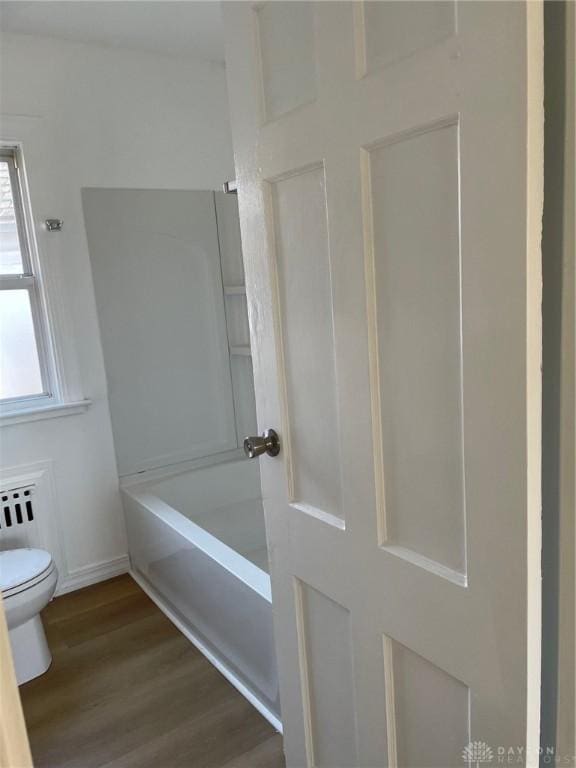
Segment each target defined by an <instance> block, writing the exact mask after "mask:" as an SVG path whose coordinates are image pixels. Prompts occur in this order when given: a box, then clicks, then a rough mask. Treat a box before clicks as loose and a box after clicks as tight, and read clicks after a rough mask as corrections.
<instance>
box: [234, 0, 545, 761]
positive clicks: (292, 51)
mask: <svg viewBox="0 0 576 768" xmlns="http://www.w3.org/2000/svg"><path fill="white" fill-rule="evenodd" d="M224 15H225V26H226V37H227V71H228V81H229V92H230V99H231V111H232V126H233V136H234V148H235V157H236V164H237V181H238V186H239V206H240V218H241V226H242V239H243V249H244V256H245V261H246V277H247V290H248V300H249V312H250V327H251V334H252V349H253V359H254V368H255V380H256V396H257V407H258V420H259V427H260V429H261V431H263V430H265V429H267V428H270V427H272V428H275V429H276V430H277V431H278V433H279V434H280V438H281V443H282V450H281V453H280V455H279V456H278V457H276V458H270V457H268V456H263V457H262V458H261V459H260V462H261V472H262V484H263V495H264V499H265V509H266V520H267V530H268V538H269V546H270V553H271V563H272V582H273V597H274V611H275V630H276V643H277V649H278V663H279V667H280V681H281V702H282V717H283V722H284V729H285V750H286V756H287V762H288V765H289V766H290V768H299V767H300V766H318V767H319V768H320V767H325V768H351V767H352V766H365V767H372V768H373V767H375V766H401V767H402V768H416V767H417V766H421V767H422V768H456V766H465V765H467V764H469V765H474V766H477V765H480V764H481V765H490V764H491V763H492V764H493V765H497V764H498V759H499V756H500V755H501V750H502V749H505V750H507V751H509V750H512V751H513V752H512V754H513V755H514V756H515V763H514V764H515V765H524V764H526V765H532V766H535V765H537V763H538V755H537V748H538V727H539V687H540V681H539V666H540V658H539V657H540V648H539V637H540V609H539V542H540V491H539V486H540V459H539V456H540V433H539V423H540V357H541V354H540V347H541V343H540V219H541V210H542V174H543V166H542V163H543V160H542V130H543V114H542V90H543V86H542V54H543V43H542V6H541V3H539V2H522V1H518V2H506V1H504V2H498V3H491V2H460V3H454V2H450V1H447V2H410V1H408V2H366V3H361V2H358V3H354V4H349V3H346V2H319V3H306V2H268V3H264V4H256V5H254V4H252V3H245V2H232V3H228V4H225V10H224ZM471 742H474V743H471ZM499 750H500V752H499ZM508 754H509V752H508Z"/></svg>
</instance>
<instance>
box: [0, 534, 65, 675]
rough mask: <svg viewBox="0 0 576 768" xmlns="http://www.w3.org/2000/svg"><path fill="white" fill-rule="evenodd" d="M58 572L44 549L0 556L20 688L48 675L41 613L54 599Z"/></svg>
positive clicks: (48, 656) (0, 576)
mask: <svg viewBox="0 0 576 768" xmlns="http://www.w3.org/2000/svg"><path fill="white" fill-rule="evenodd" d="M57 581H58V571H57V569H56V565H55V564H54V561H53V560H52V556H51V555H50V553H49V552H46V551H45V550H43V549H24V548H22V549H9V550H5V551H4V552H0V589H1V590H2V598H3V601H4V610H5V612H6V621H7V623H8V631H9V635H10V645H11V646H12V656H13V658H14V668H15V670H16V680H17V681H18V685H22V683H27V682H28V681H29V680H32V679H33V678H35V677H38V675H41V674H43V673H44V672H46V670H47V669H48V667H49V666H50V663H51V661H52V654H51V653H50V649H49V648H48V643H47V642H46V635H45V633H44V627H43V626H42V619H41V618H40V611H41V610H42V609H43V608H45V607H46V605H47V604H48V603H49V602H50V600H51V599H52V596H53V595H54V590H55V589H56V582H57Z"/></svg>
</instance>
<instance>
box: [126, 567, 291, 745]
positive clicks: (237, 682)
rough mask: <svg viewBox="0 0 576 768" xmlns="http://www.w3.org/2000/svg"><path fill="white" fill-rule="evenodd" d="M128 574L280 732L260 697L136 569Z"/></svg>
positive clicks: (279, 723)
mask: <svg viewBox="0 0 576 768" xmlns="http://www.w3.org/2000/svg"><path fill="white" fill-rule="evenodd" d="M130 576H132V578H133V579H134V581H135V582H136V583H137V584H138V585H139V586H140V587H141V588H142V589H143V590H144V592H146V594H147V595H148V597H149V598H150V599H151V600H152V601H153V602H154V603H156V605H157V606H158V608H160V610H161V611H162V613H163V614H164V615H165V616H166V617H167V618H169V619H170V621H171V622H172V623H173V624H174V625H175V626H176V627H177V628H178V629H179V630H180V632H182V634H183V635H184V636H185V637H187V638H188V640H190V642H191V643H192V645H195V646H196V648H198V650H199V651H200V653H202V654H204V656H206V658H207V659H208V661H209V662H211V663H212V664H213V665H214V666H215V667H216V669H217V670H218V671H219V672H221V673H222V674H223V675H224V677H225V678H226V680H228V682H229V683H231V684H232V685H233V686H234V688H236V690H237V691H239V692H240V693H241V694H242V695H243V696H244V698H246V699H248V701H249V702H250V704H252V706H253V707H255V708H256V709H257V710H258V712H260V714H261V715H262V716H263V717H265V718H266V720H268V722H269V723H270V724H271V725H272V726H273V727H274V728H276V730H277V731H278V732H279V733H282V721H281V720H279V719H278V718H277V717H276V715H275V714H274V713H273V712H272V711H271V710H270V709H269V708H268V707H267V706H266V705H265V704H263V703H262V702H261V701H260V699H259V698H258V697H257V696H255V695H254V694H253V693H252V691H251V690H250V689H249V688H248V687H247V686H246V685H244V683H243V682H242V681H241V680H240V679H239V678H238V677H237V676H236V675H235V674H234V673H233V672H232V671H231V670H230V669H229V668H228V667H227V666H226V665H225V664H224V663H223V662H222V661H221V660H220V659H219V658H218V657H217V656H215V655H214V654H213V653H212V651H211V650H210V649H209V648H208V647H207V646H206V645H205V644H204V643H203V642H202V641H201V640H199V639H198V637H197V636H196V635H195V634H194V632H192V630H191V629H190V626H189V625H188V624H186V623H185V622H183V621H182V619H181V618H180V617H179V616H178V614H177V613H176V612H175V611H173V610H172V609H171V608H170V606H169V605H168V604H167V603H166V601H165V600H163V599H162V597H161V596H160V595H159V594H158V592H156V590H155V589H154V587H152V585H151V584H150V583H149V582H148V581H147V580H146V579H145V578H143V577H142V576H141V575H140V574H139V573H138V572H137V571H136V570H134V569H131V570H130Z"/></svg>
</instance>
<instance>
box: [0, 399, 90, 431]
mask: <svg viewBox="0 0 576 768" xmlns="http://www.w3.org/2000/svg"><path fill="white" fill-rule="evenodd" d="M91 405H92V400H78V401H76V402H74V403H55V404H53V405H41V406H38V407H37V408H28V409H21V410H19V411H13V412H12V413H3V414H1V415H0V427H8V426H11V425H12V424H23V423H24V422H27V421H42V420H43V419H57V418H60V417H61V416H74V415H75V414H77V413H84V412H85V411H87V410H88V408H89V407H90V406H91Z"/></svg>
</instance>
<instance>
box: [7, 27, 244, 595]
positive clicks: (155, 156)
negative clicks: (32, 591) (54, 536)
mask: <svg viewBox="0 0 576 768" xmlns="http://www.w3.org/2000/svg"><path fill="white" fill-rule="evenodd" d="M1 43H2V49H1V53H0V65H1V70H0V95H1V102H0V110H1V117H0V120H1V123H0V136H1V138H7V139H20V140H22V141H23V142H24V153H25V154H24V156H25V160H26V167H27V173H28V178H29V184H30V193H31V198H32V206H33V214H34V219H35V222H36V233H37V238H38V245H39V250H40V255H41V259H42V262H43V268H44V270H45V272H46V278H47V282H48V283H49V284H52V285H53V288H52V293H53V296H55V297H56V298H55V304H56V322H57V325H58V326H59V328H60V329H62V327H63V330H61V334H60V336H61V341H62V355H63V357H64V361H65V367H66V369H67V372H68V381H69V384H70V393H71V395H72V396H74V397H79V396H83V397H86V398H90V399H91V400H92V401H93V405H92V406H91V407H90V408H89V409H88V410H87V411H86V412H84V413H81V414H77V415H71V416H65V417H60V418H54V419H50V420H45V421H37V422H33V423H24V424H15V425H10V426H7V427H3V429H2V434H1V438H0V439H1V446H0V447H1V453H0V468H5V467H11V466H16V465H22V464H28V463H31V462H36V461H45V460H52V461H53V462H54V475H55V485H56V489H55V490H56V496H57V505H58V509H59V517H60V526H61V529H62V541H61V544H62V547H63V550H64V555H65V563H66V570H67V571H68V573H67V574H64V578H67V577H71V579H70V580H69V582H68V583H69V585H72V584H78V583H81V581H82V580H83V579H84V580H88V579H90V578H94V577H96V576H98V575H103V574H104V573H111V572H112V571H113V570H114V569H115V568H116V569H118V568H122V567H123V565H125V559H124V558H125V555H126V545H125V538H124V529H123V522H122V515H121V506H120V498H119V494H118V478H117V472H116V464H115V458H114V448H113V442H112V433H111V426H110V417H109V409H108V402H107V395H106V377H105V371H104V365H103V359H102V350H101V346H100V338H99V331H98V321H97V316H96V309H95V302H94V292H93V286H92V280H91V273H90V266H89V258H88V250H87V244H86V235H85V229H84V222H83V216H82V207H81V188H82V187H90V186H96V187H125V188H126V187H128V188H156V189H178V188H180V189H218V188H220V187H221V184H222V182H223V181H224V180H226V179H228V178H232V177H233V173H234V171H233V167H234V166H233V155H232V147H231V138H230V133H229V123H228V107H227V96H226V90H225V75H224V70H223V68H221V67H220V66H219V65H216V64H209V63H204V62H201V61H196V62H194V61H192V60H189V59H188V60H186V59H176V58H169V57H163V56H155V55H150V54H144V53H142V54H141V53H137V52H132V51H122V50H120V49H107V48H100V47H97V46H90V45H83V44H75V43H69V42H64V41H57V40H52V39H48V38H40V37H31V36H19V35H3V37H2V40H1ZM48 217H58V218H62V219H63V220H64V229H63V231H62V232H61V233H59V234H55V233H53V234H48V233H46V232H45V231H44V229H43V228H42V226H41V223H42V222H43V221H44V219H46V218H48Z"/></svg>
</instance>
